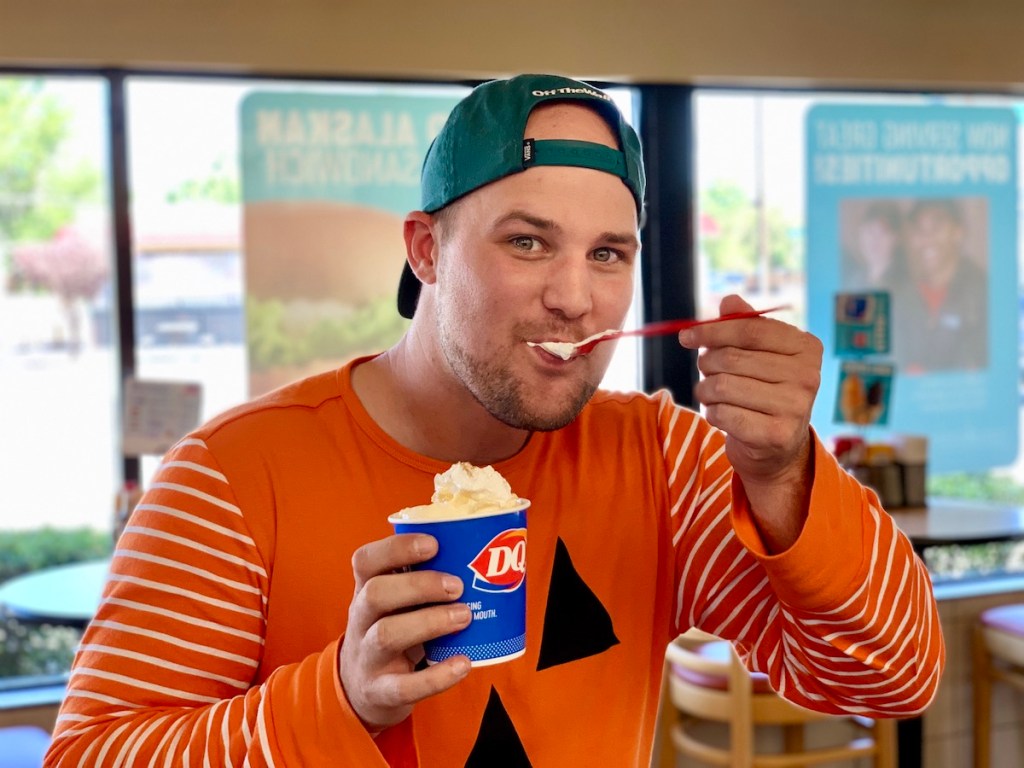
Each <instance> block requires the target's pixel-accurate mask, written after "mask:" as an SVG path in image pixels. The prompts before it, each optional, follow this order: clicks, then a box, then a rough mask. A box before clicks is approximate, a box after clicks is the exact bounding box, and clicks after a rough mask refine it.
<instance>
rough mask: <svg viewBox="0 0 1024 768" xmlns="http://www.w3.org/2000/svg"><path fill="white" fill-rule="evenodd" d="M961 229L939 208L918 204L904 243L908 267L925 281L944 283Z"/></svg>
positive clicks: (956, 256)
mask: <svg viewBox="0 0 1024 768" xmlns="http://www.w3.org/2000/svg"><path fill="white" fill-rule="evenodd" d="M962 240H963V229H962V228H961V227H960V225H959V224H958V223H957V222H956V220H955V219H954V218H953V217H952V216H950V215H949V213H947V212H946V211H944V210H942V209H941V208H922V209H921V210H919V211H918V212H917V215H916V216H914V218H913V219H911V221H910V230H909V233H908V245H909V246H910V257H911V264H912V267H913V269H914V271H915V273H916V274H917V276H918V278H919V279H921V280H924V281H925V282H935V283H944V282H946V281H948V280H949V278H950V277H952V274H953V270H954V268H955V267H956V263H957V260H958V259H959V258H960V247H961V242H962Z"/></svg>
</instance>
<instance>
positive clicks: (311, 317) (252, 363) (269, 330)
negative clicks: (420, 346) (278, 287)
mask: <svg viewBox="0 0 1024 768" xmlns="http://www.w3.org/2000/svg"><path fill="white" fill-rule="evenodd" d="M246 317H247V336H248V345H249V367H250V368H251V369H252V370H254V371H265V370H268V369H271V368H277V367H287V366H302V365H305V364H306V363H309V362H311V361H314V360H344V359H347V358H350V357H353V356H355V355H359V354H365V353H368V352H378V351H380V350H382V349H385V348H387V347H389V346H391V344H393V343H394V342H395V341H397V340H398V339H399V337H401V335H402V333H403V332H404V330H405V328H406V327H407V326H408V321H407V320H405V319H403V318H402V317H401V316H400V315H399V314H398V311H397V309H396V308H395V300H394V297H390V296H389V297H385V298H380V299H376V300H374V301H371V302H369V303H367V304H366V305H364V306H360V307H355V308H353V309H351V310H350V311H349V312H348V313H346V314H336V313H335V312H333V311H330V310H321V311H318V310H316V309H314V308H307V311H306V312H305V313H304V314H303V313H300V312H298V311H295V312H292V313H291V314H289V313H288V312H286V309H285V304H284V303H283V302H281V301H279V300H277V299H269V300H265V301H263V300H259V299H255V298H253V297H249V298H248V299H247V300H246Z"/></svg>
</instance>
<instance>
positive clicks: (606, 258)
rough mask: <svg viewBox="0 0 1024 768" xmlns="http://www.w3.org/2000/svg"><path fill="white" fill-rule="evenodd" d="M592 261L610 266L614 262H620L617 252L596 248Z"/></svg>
mask: <svg viewBox="0 0 1024 768" xmlns="http://www.w3.org/2000/svg"><path fill="white" fill-rule="evenodd" d="M593 257H594V261H600V262H602V263H604V264H610V263H612V262H614V261H616V260H621V257H620V255H619V252H618V251H614V250H612V249H611V248H598V249H597V250H596V251H594V254H593Z"/></svg>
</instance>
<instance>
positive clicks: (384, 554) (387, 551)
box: [352, 533, 437, 592]
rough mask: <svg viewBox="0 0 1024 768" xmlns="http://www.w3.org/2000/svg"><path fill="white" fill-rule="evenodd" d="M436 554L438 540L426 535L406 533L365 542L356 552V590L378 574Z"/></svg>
mask: <svg viewBox="0 0 1024 768" xmlns="http://www.w3.org/2000/svg"><path fill="white" fill-rule="evenodd" d="M435 554H437V539H435V538H434V537H433V536H427V535H425V534H416V533H404V534H398V535H395V536H388V537H387V538H386V539H380V540H379V541H373V542H370V543H369V544H365V545H363V546H362V547H360V548H359V549H357V550H356V551H355V553H354V554H353V555H352V573H353V574H354V576H355V581H356V592H359V591H360V590H361V589H362V588H363V585H364V584H365V583H366V582H367V581H369V580H370V579H372V578H373V577H374V576H379V575H380V574H382V573H390V572H392V571H398V570H401V569H403V568H406V567H407V566H410V565H415V564H416V563H422V562H425V561H427V560H429V559H430V558H432V557H433V556H434V555H435Z"/></svg>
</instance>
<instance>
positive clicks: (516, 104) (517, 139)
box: [398, 75, 646, 318]
mask: <svg viewBox="0 0 1024 768" xmlns="http://www.w3.org/2000/svg"><path fill="white" fill-rule="evenodd" d="M548 101H581V102H586V103H587V104H588V105H589V106H593V108H594V110H595V111H596V112H597V113H598V114H599V115H601V116H602V117H603V118H604V119H605V120H606V121H607V122H608V125H609V126H610V127H611V129H612V130H613V131H614V133H615V135H616V136H617V137H618V139H619V148H618V149H613V148H612V147H608V146H605V145H604V144H597V143H595V142H590V141H575V140H570V139H531V138H530V137H529V136H525V130H526V121H527V119H528V118H529V116H530V113H531V112H532V111H533V109H534V108H535V107H537V106H538V105H540V104H543V103H544V102H548ZM538 165H569V166H576V167H580V168H593V169H595V170H598V171H605V172H606V173H610V174H612V175H614V176H618V177H619V178H620V179H622V181H623V183H624V184H625V185H626V186H627V187H628V188H629V191H630V192H631V193H632V194H633V200H634V201H635V202H636V210H637V215H638V216H640V215H641V213H642V211H643V203H644V187H645V184H646V181H645V179H644V162H643V153H642V151H641V149H640V139H639V138H638V137H637V135H636V132H635V131H634V130H633V128H632V127H631V126H630V125H629V123H627V122H626V121H625V120H624V119H623V117H622V113H620V112H619V110H618V107H616V106H615V102H613V101H612V98H611V97H610V96H609V95H608V94H606V93H604V92H603V91H601V90H600V89H598V88H595V87H594V86H592V85H589V84H587V83H584V82H582V81H580V80H573V79H571V78H568V77H561V76H558V75H518V76H516V77H513V78H510V79H508V80H492V81H491V82H489V83H484V84H483V85H480V86H477V87H476V88H474V89H473V91H472V92H471V93H470V94H469V95H468V96H466V98H464V99H463V100H462V101H460V102H459V103H458V104H456V105H455V108H454V109H453V110H452V112H451V114H450V115H449V116H448V120H447V121H446V122H445V124H444V127H442V128H441V132H440V133H439V134H438V135H437V137H436V138H435V139H434V141H433V143H432V144H431V145H430V148H429V149H428V150H427V156H426V158H425V159H424V161H423V170H422V172H421V175H420V194H421V200H420V209H421V210H423V211H425V212H427V213H433V212H435V211H438V210H440V209H441V208H444V207H445V206H446V205H448V204H449V203H452V202H454V201H455V200H457V199H459V198H460V197H462V196H463V195H467V194H469V193H470V192H472V191H473V190H475V189H479V188H480V187H482V186H484V185H486V184H490V183H491V182H492V181H498V180H499V179H503V178H505V177H506V176H510V175H512V174H513V173H521V172H523V171H526V170H529V169H530V168H533V167H534V166H538ZM419 295H420V281H419V279H418V278H417V277H416V275H414V274H413V272H412V270H411V269H410V268H409V264H408V263H406V265H405V268H404V270H403V271H402V279H401V281H400V282H399V285H398V311H399V313H401V315H402V317H407V318H411V317H412V316H413V312H414V311H415V310H416V302H417V301H418V299H419Z"/></svg>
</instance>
